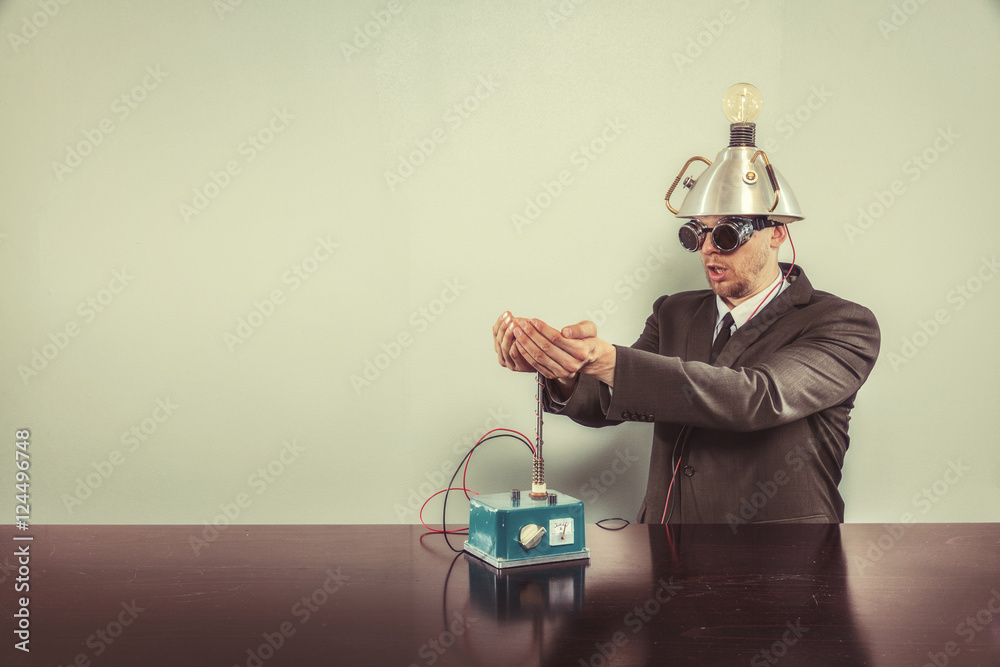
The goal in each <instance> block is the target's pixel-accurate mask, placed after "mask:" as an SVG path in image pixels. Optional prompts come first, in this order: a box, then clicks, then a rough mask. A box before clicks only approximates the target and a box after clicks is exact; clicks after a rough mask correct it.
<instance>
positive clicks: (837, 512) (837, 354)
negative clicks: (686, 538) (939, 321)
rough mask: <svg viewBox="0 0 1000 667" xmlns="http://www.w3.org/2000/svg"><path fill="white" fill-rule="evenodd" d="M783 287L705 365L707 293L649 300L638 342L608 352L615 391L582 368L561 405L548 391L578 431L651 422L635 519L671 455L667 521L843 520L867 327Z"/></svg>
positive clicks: (868, 362)
mask: <svg viewBox="0 0 1000 667" xmlns="http://www.w3.org/2000/svg"><path fill="white" fill-rule="evenodd" d="M781 270H782V273H784V272H786V271H787V270H788V265H782V268H781ZM789 282H790V286H789V287H788V289H786V290H785V291H784V292H782V293H781V294H780V295H779V296H778V297H776V298H775V299H773V300H772V301H771V302H770V303H769V304H768V305H767V306H765V307H764V308H762V309H761V310H760V311H759V312H758V313H757V314H756V315H755V316H754V317H753V318H752V319H751V320H750V321H748V322H747V323H746V324H744V325H743V326H742V327H740V328H739V329H738V330H737V331H736V333H734V334H733V337H732V338H731V339H730V341H729V343H728V344H727V346H726V348H725V349H724V350H723V351H722V354H721V355H720V356H719V358H718V359H717V360H716V362H715V364H713V365H710V364H709V363H708V359H709V354H710V352H711V348H712V332H713V330H714V327H715V323H716V319H717V317H718V315H717V312H716V302H715V295H714V294H713V293H712V292H711V291H709V290H700V291H696V292H682V293H679V294H674V295H671V296H663V297H660V298H659V299H658V300H657V301H656V303H655V305H654V306H653V314H652V315H651V316H650V317H649V319H647V320H646V327H645V330H644V331H643V332H642V335H641V336H640V337H639V340H638V341H636V342H635V344H634V345H632V347H630V348H626V347H617V364H616V367H615V380H614V390H613V391H609V390H608V386H607V385H605V384H603V383H601V382H599V381H597V380H596V379H594V378H593V377H590V376H585V375H581V376H580V380H579V382H578V383H577V386H576V388H575V390H574V392H573V394H572V396H571V397H570V398H569V400H568V401H567V402H566V404H565V405H564V406H561V405H559V404H558V403H554V402H553V401H551V399H549V398H548V397H546V409H547V410H548V411H549V412H556V413H561V414H564V415H567V416H569V417H570V418H572V419H573V420H574V421H577V422H579V423H581V424H584V425H587V426H609V425H614V424H619V423H621V422H623V421H640V422H643V421H644V422H652V423H653V447H652V452H651V455H650V466H649V481H648V483H647V486H646V497H645V500H644V502H643V504H642V507H641V509H640V510H639V521H640V522H645V523H659V522H660V521H661V520H662V518H663V514H664V505H665V501H666V497H667V488H668V486H669V484H670V479H671V471H672V470H673V468H674V466H676V465H677V457H678V456H679V457H680V466H679V468H678V471H677V476H676V481H675V482H674V489H673V491H672V494H671V495H672V498H673V500H672V502H671V505H672V507H673V509H672V511H671V513H670V514H671V516H670V522H671V523H677V522H684V523H728V524H730V525H731V526H733V528H734V530H735V529H736V528H737V527H738V526H740V525H744V524H747V523H763V522H782V521H788V522H831V523H832V522H842V521H843V520H844V502H843V499H842V498H841V497H840V493H839V491H838V490H837V485H838V484H839V483H840V478H841V468H842V467H843V463H844V454H845V453H846V451H847V446H848V442H849V438H848V436H847V423H848V421H849V420H850V412H851V408H853V407H854V398H855V396H856V395H857V391H858V388H859V387H861V385H862V384H863V383H864V382H865V380H866V379H867V378H868V375H869V373H871V370H872V367H873V366H874V364H875V359H876V358H877V357H878V351H879V340H880V337H879V329H878V323H877V322H876V320H875V316H874V315H873V314H872V313H871V311H869V310H868V309H867V308H864V307H862V306H859V305H857V304H854V303H851V302H849V301H845V300H843V299H840V298H838V297H836V296H833V295H832V294H828V293H826V292H819V291H815V290H813V288H812V285H811V284H810V283H809V280H808V279H807V278H806V276H805V273H804V272H803V271H802V270H801V269H800V268H798V267H796V268H795V270H794V271H793V272H792V274H791V276H790V278H789Z"/></svg>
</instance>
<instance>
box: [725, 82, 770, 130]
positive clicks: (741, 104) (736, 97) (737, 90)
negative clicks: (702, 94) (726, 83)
mask: <svg viewBox="0 0 1000 667" xmlns="http://www.w3.org/2000/svg"><path fill="white" fill-rule="evenodd" d="M763 107H764V99H763V97H761V94H760V91H759V90H757V87H756V86H753V85H751V84H749V83H737V84H735V85H732V86H730V87H729V89H728V90H727V91H726V92H725V94H724V95H723V96H722V113H724V114H725V115H726V118H728V119H729V122H730V123H752V122H754V121H755V120H757V116H759V115H760V111H761V109H762V108H763Z"/></svg>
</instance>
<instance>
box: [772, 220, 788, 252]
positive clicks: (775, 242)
mask: <svg viewBox="0 0 1000 667" xmlns="http://www.w3.org/2000/svg"><path fill="white" fill-rule="evenodd" d="M787 238H788V229H787V228H786V227H785V226H784V225H777V226H775V227H772V228H771V247H772V248H780V247H781V244H782V243H784V242H785V239H787Z"/></svg>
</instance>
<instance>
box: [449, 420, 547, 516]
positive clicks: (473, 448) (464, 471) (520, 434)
mask: <svg viewBox="0 0 1000 667" xmlns="http://www.w3.org/2000/svg"><path fill="white" fill-rule="evenodd" d="M494 431H508V432H510V433H517V434H518V435H519V436H521V437H522V438H524V441H525V442H527V443H528V447H530V448H531V453H532V455H534V453H535V446H534V445H532V444H531V440H529V439H528V438H527V437H526V436H525V435H524V434H523V433H521V432H520V431H515V430H514V429H512V428H495V429H493V430H491V431H487V432H486V433H483V437H481V438H479V440H477V441H476V444H474V445H473V446H472V449H471V450H469V456H468V458H466V459H465V470H463V471H462V487H463V488H464V487H465V485H466V484H465V476H466V475H468V474H469V462H470V461H471V460H472V452H473V451H474V450H475V449H476V447H478V446H479V443H481V442H482V441H483V440H485V439H486V436H488V435H489V434H490V433H493V432H494ZM439 493H440V492H439ZM465 498H466V500H471V498H469V493H468V492H466V493H465Z"/></svg>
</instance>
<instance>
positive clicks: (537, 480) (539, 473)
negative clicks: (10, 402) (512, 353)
mask: <svg viewBox="0 0 1000 667" xmlns="http://www.w3.org/2000/svg"><path fill="white" fill-rule="evenodd" d="M535 384H537V385H538V387H537V391H536V392H535V457H534V459H533V460H532V462H531V493H529V494H528V497H529V498H535V499H540V498H546V497H547V496H548V491H547V490H546V488H545V460H544V459H543V458H542V414H543V413H544V412H545V411H544V410H543V409H542V405H543V403H542V400H543V396H542V392H543V391H544V390H545V378H543V377H542V374H541V373H536V374H535Z"/></svg>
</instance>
